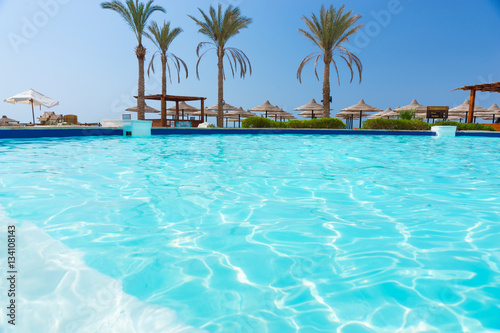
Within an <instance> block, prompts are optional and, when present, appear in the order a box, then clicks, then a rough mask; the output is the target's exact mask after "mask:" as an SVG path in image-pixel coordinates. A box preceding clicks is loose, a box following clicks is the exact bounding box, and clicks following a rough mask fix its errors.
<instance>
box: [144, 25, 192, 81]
mask: <svg viewBox="0 0 500 333" xmlns="http://www.w3.org/2000/svg"><path fill="white" fill-rule="evenodd" d="M148 30H149V33H150V35H146V36H147V37H148V38H149V39H150V40H151V41H152V42H153V44H154V45H155V46H156V47H157V48H158V53H160V54H161V56H162V60H165V62H166V66H167V69H168V77H169V80H170V83H172V75H171V70H170V65H169V60H172V61H173V63H174V65H175V66H174V67H175V70H176V71H177V81H178V82H180V80H181V77H180V71H181V64H182V65H183V67H184V70H185V72H186V78H187V77H188V69H187V66H186V63H185V62H184V61H183V60H182V59H181V58H179V57H177V56H176V55H175V54H173V53H170V52H168V50H169V48H170V46H171V44H172V42H173V41H174V40H175V38H176V37H177V36H179V35H180V34H181V33H182V29H181V28H173V29H170V22H163V26H161V27H160V26H158V23H156V22H153V23H152V24H151V25H150V26H149V27H148ZM154 57H155V54H153V57H152V58H151V62H150V68H152V70H153V73H154V66H153V64H152V63H153V61H154ZM148 75H149V68H148Z"/></svg>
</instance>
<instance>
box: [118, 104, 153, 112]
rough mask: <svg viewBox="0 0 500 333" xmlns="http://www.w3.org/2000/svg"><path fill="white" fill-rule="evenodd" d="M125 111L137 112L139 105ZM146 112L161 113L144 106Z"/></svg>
mask: <svg viewBox="0 0 500 333" xmlns="http://www.w3.org/2000/svg"><path fill="white" fill-rule="evenodd" d="M125 111H131V112H137V105H136V106H132V107H131V108H128V109H125ZM144 112H145V113H160V111H159V110H157V109H155V108H152V107H150V106H149V105H144Z"/></svg>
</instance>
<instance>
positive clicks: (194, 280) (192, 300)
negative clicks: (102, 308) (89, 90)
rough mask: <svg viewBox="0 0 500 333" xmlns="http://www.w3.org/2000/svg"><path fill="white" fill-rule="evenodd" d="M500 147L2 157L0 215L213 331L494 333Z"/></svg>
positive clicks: (232, 143)
mask: <svg viewBox="0 0 500 333" xmlns="http://www.w3.org/2000/svg"><path fill="white" fill-rule="evenodd" d="M499 142H500V141H498V140H495V139H487V138H463V137H462V138H448V139H437V138H435V137H411V136H326V135H325V136H323V135H311V136H310V135H228V136H224V135H213V136H163V137H161V136H158V137H152V138H144V139H132V138H121V137H102V138H74V139H38V140H0V200H1V201H0V204H1V205H3V206H4V209H5V211H6V214H7V215H8V217H9V218H10V219H13V220H15V221H30V222H32V223H34V224H35V225H36V226H37V227H38V228H40V229H41V230H42V231H44V232H46V233H47V234H48V235H50V236H51V237H52V238H53V239H55V240H57V241H60V242H62V243H64V244H65V245H67V246H68V247H69V248H71V249H75V250H78V251H81V252H83V253H84V257H83V259H84V261H85V264H86V265H88V266H89V267H90V268H93V269H95V270H97V271H99V272H100V273H103V274H105V275H107V276H109V277H111V278H113V279H116V280H118V281H121V282H122V285H123V291H124V292H125V293H126V294H129V295H132V296H135V297H137V298H138V299H140V300H141V301H144V302H145V303H146V304H154V305H159V306H161V307H165V308H169V309H172V310H175V312H176V314H177V316H178V318H179V319H180V320H181V321H182V322H184V323H186V324H187V325H191V326H193V327H196V328H201V329H204V330H206V331H207V332H283V333H286V332H301V333H302V332H345V333H351V332H397V331H400V332H495V331H500V308H499V304H500V271H499V265H500V199H499V193H500V174H499V170H500V168H499V167H500V148H499V147H500V146H499ZM39 283H40V285H41V286H42V285H43V283H44V282H43V280H41V281H39ZM145 320H147V318H146V319H145ZM76 331H78V330H76Z"/></svg>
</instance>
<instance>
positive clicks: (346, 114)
mask: <svg viewBox="0 0 500 333" xmlns="http://www.w3.org/2000/svg"><path fill="white" fill-rule="evenodd" d="M360 115H361V117H367V116H369V115H370V114H369V113H366V112H363V111H360V112H352V111H351V112H345V111H340V112H339V113H337V114H336V115H335V118H339V119H349V118H353V119H358V118H359V117H360Z"/></svg>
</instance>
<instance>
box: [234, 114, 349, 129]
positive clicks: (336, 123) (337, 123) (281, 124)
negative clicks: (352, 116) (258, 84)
mask: <svg viewBox="0 0 500 333" xmlns="http://www.w3.org/2000/svg"><path fill="white" fill-rule="evenodd" d="M241 126H242V127H243V128H327V129H345V124H344V123H343V122H342V120H340V119H336V118H321V119H311V120H290V121H274V120H271V119H267V118H263V117H249V118H246V119H245V120H243V122H242V124H241Z"/></svg>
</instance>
